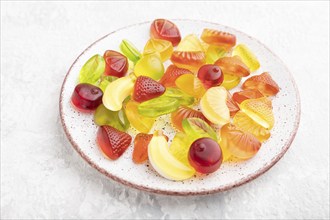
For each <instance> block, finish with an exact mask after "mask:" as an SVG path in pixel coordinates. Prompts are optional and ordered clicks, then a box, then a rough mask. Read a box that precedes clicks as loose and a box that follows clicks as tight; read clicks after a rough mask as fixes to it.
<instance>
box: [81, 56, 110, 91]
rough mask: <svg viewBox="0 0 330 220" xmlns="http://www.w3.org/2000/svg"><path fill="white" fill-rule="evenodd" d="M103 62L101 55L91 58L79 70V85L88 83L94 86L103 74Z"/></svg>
mask: <svg viewBox="0 0 330 220" xmlns="http://www.w3.org/2000/svg"><path fill="white" fill-rule="evenodd" d="M104 69H105V61H104V58H103V57H102V56H101V55H98V54H96V55H94V56H92V57H91V58H90V59H89V60H88V61H87V62H86V63H85V64H84V65H83V67H82V68H81V70H80V73H79V83H90V84H93V85H95V84H96V83H97V81H98V80H99V79H100V77H101V75H102V74H103V73H104Z"/></svg>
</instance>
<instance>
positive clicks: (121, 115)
mask: <svg viewBox="0 0 330 220" xmlns="http://www.w3.org/2000/svg"><path fill="white" fill-rule="evenodd" d="M94 122H95V124H97V125H99V126H102V125H110V126H112V127H114V128H116V129H118V130H121V131H126V130H127V129H128V128H129V126H130V123H129V121H128V119H127V117H126V114H125V111H124V110H123V109H121V110H119V111H116V112H114V111H111V110H109V109H107V108H106V107H105V106H104V105H103V104H101V105H99V107H97V109H96V111H95V114H94Z"/></svg>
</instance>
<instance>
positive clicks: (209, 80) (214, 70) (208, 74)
mask: <svg viewBox="0 0 330 220" xmlns="http://www.w3.org/2000/svg"><path fill="white" fill-rule="evenodd" d="M197 77H198V79H200V81H201V82H202V83H203V85H204V87H205V88H206V89H208V88H211V87H214V86H219V85H221V83H222V82H223V78H224V77H223V74H222V71H221V69H220V67H219V66H217V65H212V64H207V65H203V66H201V68H199V70H198V73H197Z"/></svg>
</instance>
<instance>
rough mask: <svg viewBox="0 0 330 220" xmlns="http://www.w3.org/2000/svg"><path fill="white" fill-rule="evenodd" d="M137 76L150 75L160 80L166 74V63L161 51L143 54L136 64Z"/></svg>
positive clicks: (135, 71)
mask: <svg viewBox="0 0 330 220" xmlns="http://www.w3.org/2000/svg"><path fill="white" fill-rule="evenodd" d="M134 73H135V75H136V76H148V77H150V78H152V79H154V80H159V79H160V78H162V76H163V74H164V65H163V63H162V61H161V59H160V55H159V53H152V54H147V55H145V56H143V57H142V58H141V59H140V60H139V61H138V62H137V63H136V64H135V66H134Z"/></svg>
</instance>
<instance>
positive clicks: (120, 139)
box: [97, 125, 132, 160]
mask: <svg viewBox="0 0 330 220" xmlns="http://www.w3.org/2000/svg"><path fill="white" fill-rule="evenodd" d="M131 142H132V137H131V136H130V135H129V134H127V133H125V132H122V131H119V130H117V129H116V128H113V127H111V126H107V125H104V126H101V127H100V128H99V130H98V132H97V143H98V145H99V147H100V149H101V151H102V153H103V154H104V155H105V156H106V157H107V158H109V159H111V160H116V159H118V158H119V157H120V156H121V155H122V154H123V153H124V152H125V151H126V149H127V148H128V146H129V145H130V144H131Z"/></svg>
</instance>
